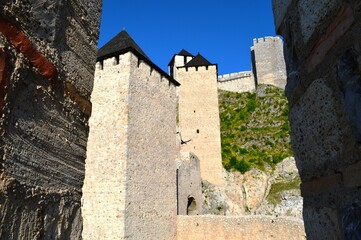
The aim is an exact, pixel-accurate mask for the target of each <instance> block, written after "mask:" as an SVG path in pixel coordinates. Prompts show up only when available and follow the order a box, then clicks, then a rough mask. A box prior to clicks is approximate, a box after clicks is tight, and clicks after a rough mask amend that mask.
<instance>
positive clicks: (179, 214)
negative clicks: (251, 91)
mask: <svg viewBox="0 0 361 240" xmlns="http://www.w3.org/2000/svg"><path fill="white" fill-rule="evenodd" d="M272 2H273V11H274V16H275V25H276V31H277V33H278V34H280V35H282V36H283V39H284V42H285V46H284V49H285V59H286V68H287V86H286V94H287V97H288V100H289V107H290V113H289V118H290V122H291V128H292V146H293V150H294V154H295V159H296V162H297V166H298V168H299V169H300V176H301V180H302V184H301V193H302V196H303V197H304V207H303V219H304V225H303V224H302V223H300V222H299V221H294V220H291V219H284V218H273V217H265V216H261V217H259V216H244V217H242V216H241V217H230V216H211V215H203V216H201V215H193V216H187V214H188V215H191V214H197V213H199V205H200V204H199V203H201V201H200V200H198V199H199V198H200V195H199V189H200V187H199V183H200V179H201V173H202V170H201V169H200V166H201V165H200V163H199V162H202V160H203V159H200V158H199V159H198V157H199V156H197V155H196V154H193V153H190V152H181V148H183V147H184V146H182V145H186V144H181V143H183V142H182V141H180V139H179V138H180V135H179V134H176V132H178V131H179V132H181V131H182V130H181V129H179V128H177V110H176V109H177V105H178V104H177V91H178V90H177V88H180V87H181V86H178V85H179V82H178V81H181V80H182V79H180V80H178V81H177V80H175V79H178V78H177V76H176V75H173V77H171V76H169V75H168V74H166V73H164V72H163V71H162V70H161V69H160V68H159V67H157V66H156V65H155V64H153V63H152V62H151V61H150V60H149V59H148V58H147V57H146V55H145V54H143V53H142V51H141V49H140V48H137V47H136V45H134V44H133V42H132V41H128V43H127V44H125V45H118V47H116V48H113V47H114V46H113V47H111V48H110V49H108V50H109V51H108V50H107V51H104V52H103V54H104V55H99V57H98V60H99V61H98V62H99V64H98V68H103V70H101V69H98V70H97V73H96V76H95V79H94V76H93V73H94V67H95V62H96V52H97V48H96V46H97V39H98V33H99V20H100V12H101V1H100V0H88V1H86V3H85V2H84V1H79V0H70V1H57V0H33V1H0V6H1V7H0V9H1V13H2V14H1V17H0V111H1V117H0V130H1V131H0V144H1V150H0V156H1V158H0V159H1V164H0V238H1V239H303V238H304V237H305V233H304V232H306V235H307V238H309V239H357V238H358V236H360V232H361V227H360V212H361V200H360V191H361V188H360V186H361V178H360V174H359V173H360V169H361V165H360V162H361V161H360V159H361V153H360V139H361V138H360V136H361V130H360V118H361V117H360V114H359V112H360V107H359V106H360V104H359V102H360V100H359V99H360V98H359V95H360V91H359V89H360V76H361V71H360V69H361V68H360V65H361V64H360V62H361V61H360V56H361V50H360V49H361V47H360V45H361V44H360V40H359V39H360V31H359V29H360V26H361V17H360V14H359V13H360V11H361V4H360V2H359V1H358V0H347V1H346V0H331V1H330V0H317V1H315V0H304V1H297V0H273V1H272ZM128 40H130V39H129V38H128ZM257 42H259V41H258V40H257ZM105 50H106V49H105ZM99 54H101V52H100V53H99ZM255 60H256V63H257V54H256V53H255ZM189 62H190V61H189ZM101 63H103V64H101ZM183 64H184V65H185V63H183ZM210 66H212V64H211V65H210ZM184 67H185V72H187V67H186V66H184ZM197 67H199V66H191V67H190V68H189V69H188V70H191V71H194V73H197V70H196V68H197ZM204 67H205V68H207V64H206V66H204ZM253 70H254V69H253ZM256 70H257V69H256ZM102 71H103V72H102ZM180 71H182V69H180ZM183 71H184V69H183ZM204 71H206V69H202V71H200V72H201V73H204ZM211 71H213V69H212V67H211ZM109 73H114V74H110V75H109ZM258 73H259V70H258V71H256V73H255V72H254V71H253V72H252V74H253V76H255V75H256V77H257V78H258V75H257V74H258ZM252 74H251V73H248V76H250V75H252ZM185 75H186V74H185ZM185 75H184V76H185ZM236 75H237V74H236ZM239 75H240V76H246V75H243V74H239ZM233 76H235V75H233ZM207 77H210V76H208V75H207ZM198 78H201V77H198ZM212 78H213V79H216V78H217V76H216V77H212ZM226 78H228V77H227V76H226ZM93 79H94V82H95V83H94V91H93V93H92V90H93ZM219 80H221V78H219ZM257 82H259V80H257ZM91 93H92V101H93V103H91V102H90V95H91ZM179 94H181V92H179ZM92 105H93V107H92ZM193 113H194V112H193ZM90 114H92V118H91V120H90V123H89V118H90ZM178 118H179V117H178ZM88 123H89V125H90V129H91V130H90V131H91V133H90V135H89V125H88ZM198 126H199V125H194V126H193V127H195V130H196V132H195V133H194V129H193V130H192V134H197V129H198ZM199 130H201V128H199ZM201 133H202V132H201V131H200V133H199V134H201ZM88 135H89V141H88ZM182 140H183V141H184V142H187V141H188V140H190V139H188V138H185V136H183V135H182ZM192 141H193V140H192ZM192 141H190V142H187V144H189V143H191V142H192ZM87 143H88V144H87ZM195 150H197V146H196V149H195ZM187 151H190V150H187ZM193 151H194V146H193ZM213 154H214V155H216V153H213ZM85 158H87V160H86V161H85ZM216 179H218V176H216V178H215V180H216ZM220 184H222V182H220Z"/></svg>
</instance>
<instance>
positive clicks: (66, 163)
mask: <svg viewBox="0 0 361 240" xmlns="http://www.w3.org/2000/svg"><path fill="white" fill-rule="evenodd" d="M0 9H1V11H2V14H1V17H0V80H1V81H0V116H1V117H0V131H1V136H0V144H1V150H0V155H1V156H0V159H1V164H0V203H1V204H0V216H1V217H0V225H1V226H2V227H1V229H0V238H1V239H78V238H80V234H81V229H82V219H81V215H80V197H81V187H82V184H83V178H84V159H85V152H86V141H87V137H88V127H87V122H88V118H89V116H90V112H91V104H90V102H89V97H90V92H91V90H92V82H93V71H94V63H95V58H96V50H97V47H96V45H97V38H98V30H99V20H100V9H101V1H100V0H90V1H87V2H86V3H85V2H83V1H76V0H72V1H71V0H69V1H66V2H63V1H57V0H53V1H50V0H49V1H47V0H34V1H0Z"/></svg>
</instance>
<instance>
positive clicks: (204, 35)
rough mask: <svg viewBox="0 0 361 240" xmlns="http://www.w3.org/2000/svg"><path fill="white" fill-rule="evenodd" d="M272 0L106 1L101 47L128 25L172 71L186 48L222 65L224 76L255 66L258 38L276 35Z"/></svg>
mask: <svg viewBox="0 0 361 240" xmlns="http://www.w3.org/2000/svg"><path fill="white" fill-rule="evenodd" d="M271 2H272V1H271V0H247V1H246V0H222V1H216V0H182V1H172V0H153V1H149V0H130V1H117V0H103V12H102V20H101V27H100V39H99V47H101V46H103V45H104V44H105V43H107V42H108V41H109V40H110V39H111V38H112V37H114V36H115V35H116V34H117V33H119V32H120V31H121V30H122V29H123V28H125V29H126V31H127V32H128V33H129V35H130V36H131V37H132V38H133V39H134V40H135V41H136V42H137V43H138V45H139V46H140V47H141V48H142V49H143V51H144V52H145V53H146V54H147V55H148V56H149V57H150V59H151V60H152V61H153V62H154V63H155V64H157V65H158V66H159V67H160V68H162V69H163V70H165V71H166V69H167V65H168V63H169V61H170V59H171V58H172V57H173V55H174V54H175V53H178V52H179V51H180V50H181V49H182V48H184V49H186V50H187V51H189V52H191V53H192V54H194V55H196V54H197V53H198V52H200V53H201V54H202V55H203V56H204V57H205V58H207V59H208V60H209V61H210V62H212V63H217V64H218V72H219V74H226V73H232V72H238V71H246V70H250V68H251V67H250V47H251V45H252V43H253V38H258V37H264V36H275V30H274V23H273V15H272V6H271V5H272V4H271Z"/></svg>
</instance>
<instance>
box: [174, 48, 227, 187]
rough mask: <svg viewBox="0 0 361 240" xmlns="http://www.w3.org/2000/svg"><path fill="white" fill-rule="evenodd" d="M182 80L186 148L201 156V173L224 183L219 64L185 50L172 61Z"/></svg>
mask: <svg viewBox="0 0 361 240" xmlns="http://www.w3.org/2000/svg"><path fill="white" fill-rule="evenodd" d="M169 71H170V73H171V74H172V75H173V76H174V77H175V79H176V80H177V81H179V82H180V84H181V86H180V87H179V89H178V97H179V99H178V101H179V104H178V114H179V132H180V133H181V137H182V140H183V141H184V142H186V141H187V140H190V141H189V142H186V143H184V144H182V145H181V151H182V152H193V153H195V154H196V155H197V157H198V158H199V160H200V170H201V177H202V179H203V180H207V181H208V182H210V183H213V184H215V185H222V184H223V176H222V155H221V137H220V120H219V107H218V90H217V72H218V66H217V64H212V63H210V62H209V61H208V60H207V59H205V58H204V57H203V56H202V55H200V54H198V55H197V56H193V55H191V54H189V53H188V52H187V51H185V50H182V51H181V52H180V53H179V54H176V55H175V56H174V57H173V59H172V61H171V62H170V64H169Z"/></svg>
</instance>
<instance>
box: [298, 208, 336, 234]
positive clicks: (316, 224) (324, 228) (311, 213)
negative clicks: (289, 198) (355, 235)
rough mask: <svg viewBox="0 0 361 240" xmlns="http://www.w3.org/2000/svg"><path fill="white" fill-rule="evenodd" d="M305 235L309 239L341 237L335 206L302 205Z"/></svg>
mask: <svg viewBox="0 0 361 240" xmlns="http://www.w3.org/2000/svg"><path fill="white" fill-rule="evenodd" d="M303 220H304V223H305V229H306V235H307V236H308V237H309V238H311V239H320V240H322V239H324V240H332V239H335V240H336V239H342V237H341V236H342V233H341V230H340V228H339V226H340V223H339V220H338V214H337V209H336V208H326V207H324V208H313V207H308V206H304V207H303Z"/></svg>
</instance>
